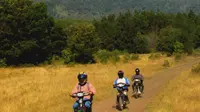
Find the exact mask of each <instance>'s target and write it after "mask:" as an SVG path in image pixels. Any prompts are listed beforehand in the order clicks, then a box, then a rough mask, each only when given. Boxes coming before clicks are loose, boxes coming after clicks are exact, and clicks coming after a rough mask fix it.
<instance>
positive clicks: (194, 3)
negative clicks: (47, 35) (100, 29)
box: [36, 0, 200, 18]
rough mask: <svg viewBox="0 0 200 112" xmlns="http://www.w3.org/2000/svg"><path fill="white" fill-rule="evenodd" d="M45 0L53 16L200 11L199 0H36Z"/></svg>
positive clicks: (84, 16)
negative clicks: (131, 11) (141, 11)
mask: <svg viewBox="0 0 200 112" xmlns="http://www.w3.org/2000/svg"><path fill="white" fill-rule="evenodd" d="M36 1H45V2H46V3H47V4H48V6H49V11H50V13H51V14H53V15H54V16H55V17H58V18H62V17H75V18H80V17H82V18H88V17H98V16H102V15H105V14H108V13H114V12H119V11H123V10H127V9H145V10H154V11H156V10H157V9H158V10H161V11H164V12H185V11H188V10H190V9H191V10H193V11H194V12H198V13H199V11H200V7H199V6H200V2H199V0H36Z"/></svg>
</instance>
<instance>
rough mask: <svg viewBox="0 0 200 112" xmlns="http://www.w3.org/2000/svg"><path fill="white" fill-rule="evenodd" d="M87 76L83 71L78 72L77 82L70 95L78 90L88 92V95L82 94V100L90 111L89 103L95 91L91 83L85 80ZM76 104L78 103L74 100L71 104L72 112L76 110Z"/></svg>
mask: <svg viewBox="0 0 200 112" xmlns="http://www.w3.org/2000/svg"><path fill="white" fill-rule="evenodd" d="M87 77H88V76H87V74H86V73H84V72H80V73H79V74H78V76H77V78H78V81H79V83H77V84H76V86H75V87H74V89H73V90H72V96H73V94H75V93H77V92H80V91H83V92H87V93H89V94H90V95H89V96H84V99H83V101H84V102H85V103H84V104H85V106H86V108H87V112H91V104H92V100H93V95H94V94H95V93H96V89H95V87H94V86H93V85H92V84H91V83H89V82H87ZM78 106H79V104H78V102H77V101H76V102H75V103H74V105H73V109H74V112H76V109H77V108H78Z"/></svg>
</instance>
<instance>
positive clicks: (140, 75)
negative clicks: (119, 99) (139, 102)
mask: <svg viewBox="0 0 200 112" xmlns="http://www.w3.org/2000/svg"><path fill="white" fill-rule="evenodd" d="M135 73H136V74H135V75H133V76H132V81H134V79H140V80H141V83H140V85H139V86H140V87H141V88H140V90H141V92H142V93H143V91H144V85H143V81H144V77H143V75H142V74H140V69H139V68H136V69H135ZM134 87H135V82H134V83H133V85H132V88H133V90H134Z"/></svg>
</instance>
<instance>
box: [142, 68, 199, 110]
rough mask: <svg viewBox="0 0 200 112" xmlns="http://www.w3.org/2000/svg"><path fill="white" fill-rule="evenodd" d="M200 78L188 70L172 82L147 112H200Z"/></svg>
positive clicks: (148, 107)
mask: <svg viewBox="0 0 200 112" xmlns="http://www.w3.org/2000/svg"><path fill="white" fill-rule="evenodd" d="M199 93H200V76H198V75H196V74H192V73H191V71H190V70H187V71H185V72H183V73H182V74H181V76H179V77H177V78H176V79H175V80H173V81H170V82H169V85H167V86H166V88H165V89H164V91H163V92H162V93H160V94H159V95H158V96H157V98H156V100H155V101H153V102H152V103H151V104H149V105H148V106H147V109H146V111H145V112H200V94H199Z"/></svg>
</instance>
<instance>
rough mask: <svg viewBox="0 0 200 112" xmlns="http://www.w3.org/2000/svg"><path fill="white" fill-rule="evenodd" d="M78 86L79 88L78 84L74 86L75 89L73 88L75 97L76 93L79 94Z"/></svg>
mask: <svg viewBox="0 0 200 112" xmlns="http://www.w3.org/2000/svg"><path fill="white" fill-rule="evenodd" d="M77 86H78V84H76V86H74V88H73V90H72V95H73V94H74V93H77V92H78V90H77Z"/></svg>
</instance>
